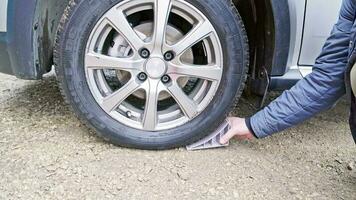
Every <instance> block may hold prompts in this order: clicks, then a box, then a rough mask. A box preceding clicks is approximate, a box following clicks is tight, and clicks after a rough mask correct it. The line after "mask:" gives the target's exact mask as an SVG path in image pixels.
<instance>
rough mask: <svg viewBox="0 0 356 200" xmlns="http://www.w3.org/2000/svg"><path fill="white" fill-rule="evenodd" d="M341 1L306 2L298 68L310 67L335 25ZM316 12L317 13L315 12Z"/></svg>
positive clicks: (310, 0)
mask: <svg viewBox="0 0 356 200" xmlns="http://www.w3.org/2000/svg"><path fill="white" fill-rule="evenodd" d="M341 4H342V0H332V1H328V2H327V3H326V2H325V0H308V1H307V3H306V12H305V20H304V21H305V24H304V33H303V42H302V48H301V53H300V58H299V63H298V64H299V65H300V66H312V65H314V62H315V59H316V58H317V56H318V55H319V53H320V51H321V49H322V47H323V45H324V43H325V41H326V39H327V37H328V36H329V35H330V30H331V29H332V27H333V25H334V24H335V23H336V21H337V19H338V15H339V10H340V7H341ZM316 11H317V12H316Z"/></svg>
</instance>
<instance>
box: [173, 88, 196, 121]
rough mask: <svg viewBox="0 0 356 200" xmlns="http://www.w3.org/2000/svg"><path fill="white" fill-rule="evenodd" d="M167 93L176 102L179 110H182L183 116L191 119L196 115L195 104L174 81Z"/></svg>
mask: <svg viewBox="0 0 356 200" xmlns="http://www.w3.org/2000/svg"><path fill="white" fill-rule="evenodd" d="M168 92H169V93H170V94H171V95H172V97H173V98H174V99H175V100H176V102H177V103H178V105H179V106H180V108H181V109H182V110H183V112H184V114H185V115H186V116H187V117H189V118H190V119H192V118H193V117H195V115H196V114H197V113H198V106H197V104H196V103H195V102H194V101H193V100H192V99H190V98H189V97H188V96H187V95H186V94H185V93H184V92H183V90H182V89H181V88H180V87H179V86H178V84H177V83H176V82H175V81H174V82H173V83H172V85H171V86H169V87H168Z"/></svg>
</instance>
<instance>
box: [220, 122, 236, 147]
mask: <svg viewBox="0 0 356 200" xmlns="http://www.w3.org/2000/svg"><path fill="white" fill-rule="evenodd" d="M228 123H229V124H230V125H231V121H230V119H228ZM235 135H236V131H235V129H233V128H231V129H230V130H229V131H228V132H227V133H226V134H225V135H224V136H223V137H222V138H221V139H220V144H227V143H228V142H229V141H230V140H231V139H232V138H233V137H234V136H235Z"/></svg>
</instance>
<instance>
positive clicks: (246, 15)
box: [233, 0, 291, 94]
mask: <svg viewBox="0 0 356 200" xmlns="http://www.w3.org/2000/svg"><path fill="white" fill-rule="evenodd" d="M233 3H234V5H235V6H236V7H237V9H238V10H239V13H240V14H241V16H242V19H243V21H244V24H245V27H246V30H247V33H248V38H249V45H250V59H251V60H250V70H249V84H248V86H249V87H248V89H249V90H250V91H251V92H254V93H257V94H263V93H264V90H265V88H266V84H267V81H266V80H267V79H266V78H265V77H264V74H265V73H264V70H265V69H266V70H267V72H268V75H270V76H281V75H283V74H284V73H285V71H286V67H287V61H288V53H289V47H290V30H291V29H290V13H289V4H288V0H263V1H261V0H233Z"/></svg>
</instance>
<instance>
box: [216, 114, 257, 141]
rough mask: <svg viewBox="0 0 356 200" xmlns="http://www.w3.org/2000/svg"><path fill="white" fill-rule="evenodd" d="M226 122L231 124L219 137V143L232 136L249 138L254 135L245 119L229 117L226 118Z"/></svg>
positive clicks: (242, 138)
mask: <svg viewBox="0 0 356 200" xmlns="http://www.w3.org/2000/svg"><path fill="white" fill-rule="evenodd" d="M228 122H229V124H230V125H231V129H230V131H229V132H228V133H227V134H226V135H224V137H222V138H221V140H220V143H221V144H226V143H228V142H229V141H230V140H231V139H232V138H234V137H235V138H236V139H238V140H251V139H253V138H254V135H253V134H252V133H251V131H250V130H249V129H248V127H247V125H246V122H245V119H242V118H237V117H231V118H228Z"/></svg>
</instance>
